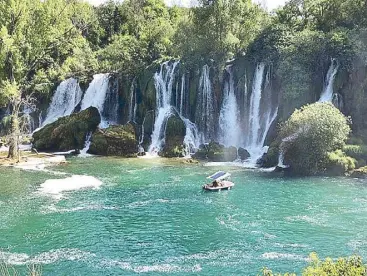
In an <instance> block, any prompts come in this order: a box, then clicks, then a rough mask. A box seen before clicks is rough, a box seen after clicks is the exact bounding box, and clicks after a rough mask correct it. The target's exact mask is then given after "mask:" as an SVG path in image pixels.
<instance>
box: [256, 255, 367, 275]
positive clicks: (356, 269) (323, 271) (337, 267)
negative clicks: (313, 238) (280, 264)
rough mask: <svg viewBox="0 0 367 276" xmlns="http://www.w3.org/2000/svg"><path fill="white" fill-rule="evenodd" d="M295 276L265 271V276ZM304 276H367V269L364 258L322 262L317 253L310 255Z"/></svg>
mask: <svg viewBox="0 0 367 276" xmlns="http://www.w3.org/2000/svg"><path fill="white" fill-rule="evenodd" d="M282 275H283V276H295V275H296V274H294V273H286V274H277V273H275V274H274V273H273V272H272V271H271V270H270V269H267V268H265V269H264V270H263V276H282ZM302 275H303V276H314V275H317V276H341V275H344V276H365V275H367V267H366V265H364V264H363V262H362V258H361V257H358V256H352V257H349V258H339V259H338V260H336V261H334V260H333V259H331V258H326V259H325V260H324V261H321V260H320V259H319V258H318V256H317V255H316V254H315V253H312V254H311V255H310V264H309V265H308V266H307V267H306V268H305V269H304V270H303V272H302Z"/></svg>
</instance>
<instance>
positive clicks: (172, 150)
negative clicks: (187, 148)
mask: <svg viewBox="0 0 367 276" xmlns="http://www.w3.org/2000/svg"><path fill="white" fill-rule="evenodd" d="M185 135H186V127H185V123H184V122H183V121H182V119H181V118H180V117H179V116H178V115H174V116H171V117H169V118H168V121H167V127H166V142H165V144H164V147H163V149H162V151H161V152H160V153H159V154H160V155H161V156H162V157H183V155H184V139H185Z"/></svg>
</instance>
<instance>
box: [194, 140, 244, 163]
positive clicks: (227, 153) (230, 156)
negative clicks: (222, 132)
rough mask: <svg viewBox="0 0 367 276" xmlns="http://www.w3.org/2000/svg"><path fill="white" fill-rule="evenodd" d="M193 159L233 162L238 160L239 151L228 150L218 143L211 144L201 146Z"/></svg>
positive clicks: (233, 148)
mask: <svg viewBox="0 0 367 276" xmlns="http://www.w3.org/2000/svg"><path fill="white" fill-rule="evenodd" d="M193 158H195V159H198V160H207V161H213V162H233V161H235V160H236V159H237V149H236V148H235V147H229V148H226V147H224V146H223V145H221V144H219V143H217V142H210V143H209V144H207V145H201V146H200V148H199V150H198V151H197V152H196V153H195V154H194V156H193Z"/></svg>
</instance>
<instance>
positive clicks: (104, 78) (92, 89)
mask: <svg viewBox="0 0 367 276" xmlns="http://www.w3.org/2000/svg"><path fill="white" fill-rule="evenodd" d="M109 77H110V75H109V74H97V75H94V76H93V81H92V82H91V83H90V84H89V87H88V89H87V91H86V92H85V95H84V98H83V101H82V105H81V109H82V110H85V109H87V108H88V107H91V106H94V107H96V108H97V109H98V111H99V113H100V114H101V117H102V114H103V106H104V103H105V100H106V95H107V90H108V86H109ZM108 125H109V122H108V121H107V119H106V118H103V117H102V118H101V124H100V127H107V126H108Z"/></svg>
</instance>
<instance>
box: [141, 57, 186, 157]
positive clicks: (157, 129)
mask: <svg viewBox="0 0 367 276" xmlns="http://www.w3.org/2000/svg"><path fill="white" fill-rule="evenodd" d="M178 63H179V61H175V62H171V63H170V62H165V63H163V64H162V65H161V68H160V71H159V72H157V73H155V75H154V85H155V89H156V104H157V111H156V117H155V122H154V128H153V133H152V143H151V145H150V146H149V149H148V152H149V153H150V154H153V155H156V154H157V153H158V152H159V151H160V150H161V149H162V146H163V144H164V142H165V130H166V124H167V120H168V118H169V117H170V116H171V115H172V106H171V100H172V86H173V82H174V80H175V69H176V67H177V65H178Z"/></svg>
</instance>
